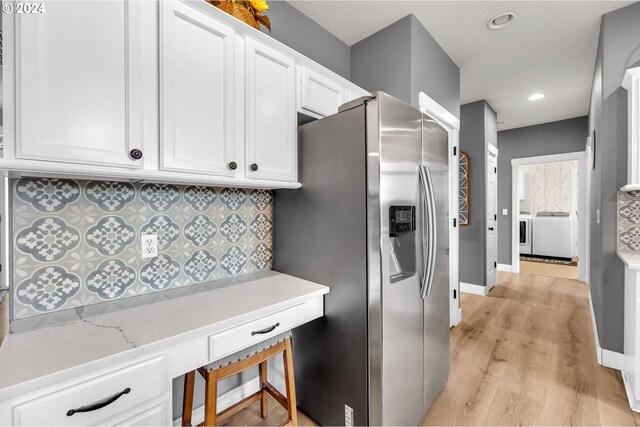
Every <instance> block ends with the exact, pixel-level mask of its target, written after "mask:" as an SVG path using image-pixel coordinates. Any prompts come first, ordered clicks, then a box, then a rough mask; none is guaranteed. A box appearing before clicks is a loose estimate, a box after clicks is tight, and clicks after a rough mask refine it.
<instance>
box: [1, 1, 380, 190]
mask: <svg viewBox="0 0 640 427" xmlns="http://www.w3.org/2000/svg"><path fill="white" fill-rule="evenodd" d="M9 2H10V3H11V0H10V1H9ZM44 7H45V12H44V13H42V14H3V16H2V30H3V42H4V51H3V59H4V65H5V66H4V69H3V72H4V74H3V80H2V85H3V91H4V93H3V94H4V102H5V108H4V117H3V118H4V129H3V130H4V149H3V150H2V151H1V157H0V171H9V172H17V173H18V174H33V173H37V174H48V175H49V176H78V177H92V178H95V179H135V180H147V181H156V182H158V181H159V182H175V183H185V184H202V185H224V186H238V187H251V188H299V187H300V184H299V183H298V182H297V180H298V174H297V130H298V112H300V113H303V114H306V115H307V116H311V117H315V118H321V117H325V116H328V115H330V114H334V113H336V112H337V111H338V107H339V106H340V105H341V104H343V103H345V102H348V101H350V100H352V99H354V98H357V97H359V96H362V95H366V94H367V93H366V91H364V90H362V89H361V88H359V87H358V86H356V85H354V84H352V83H351V82H349V81H347V80H346V79H344V78H342V77H340V76H338V75H337V74H335V73H333V72H331V71H329V70H327V69H326V68H324V67H322V66H321V65H318V64H317V63H315V62H313V61H312V60H310V59H309V58H306V57H304V56H303V55H301V54H300V53H298V52H296V51H294V50H292V49H290V48H288V47H287V46H284V45H283V44H282V43H280V42H278V41H276V40H274V39H273V38H271V37H269V36H268V35H266V34H264V33H261V32H259V31H256V30H255V29H254V28H252V27H249V26H247V25H245V24H244V23H242V22H240V21H238V20H237V19H235V18H233V17H232V16H230V15H228V14H226V13H224V12H222V11H220V10H219V9H217V8H215V7H213V6H211V5H210V4H208V3H206V2H204V1H184V0H162V1H140V0H135V1H134V0H93V1H54V0H51V1H46V0H45V6H44Z"/></svg>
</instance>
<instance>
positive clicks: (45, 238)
mask: <svg viewBox="0 0 640 427" xmlns="http://www.w3.org/2000/svg"><path fill="white" fill-rule="evenodd" d="M79 242H80V232H79V231H78V230H77V229H75V228H74V227H70V226H68V225H67V223H65V222H64V221H63V220H62V219H60V218H56V217H45V218H41V219H38V220H36V221H35V222H34V223H33V224H31V226H30V227H28V228H24V229H22V230H20V231H19V232H18V235H17V236H16V247H17V248H18V249H19V250H20V251H22V252H24V253H26V254H29V255H31V256H32V257H33V258H35V259H36V260H37V261H41V262H51V261H59V260H60V259H62V258H63V257H64V256H65V255H66V253H67V252H68V251H70V250H71V249H73V248H75V247H76V246H78V243H79Z"/></svg>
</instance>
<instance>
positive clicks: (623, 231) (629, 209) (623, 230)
mask: <svg viewBox="0 0 640 427" xmlns="http://www.w3.org/2000/svg"><path fill="white" fill-rule="evenodd" d="M616 237H617V246H618V250H619V251H640V191H631V192H624V191H618V233H617V236H616Z"/></svg>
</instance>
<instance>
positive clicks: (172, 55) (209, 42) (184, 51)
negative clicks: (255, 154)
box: [160, 1, 242, 176]
mask: <svg viewBox="0 0 640 427" xmlns="http://www.w3.org/2000/svg"><path fill="white" fill-rule="evenodd" d="M161 3H162V24H161V42H160V43H161V77H160V79H161V80H160V81H161V83H160V87H161V143H160V158H161V169H164V170H172V171H179V172H192V173H203V174H215V175H226V176H234V175H235V174H236V173H238V172H240V171H241V169H240V168H233V165H232V166H230V165H229V164H230V163H231V162H236V165H237V164H238V163H241V161H242V159H238V158H236V152H235V147H236V145H237V144H236V141H235V132H234V105H235V101H236V99H235V98H236V96H235V94H234V88H235V80H234V31H233V30H232V29H231V28H229V27H227V26H225V25H223V24H221V23H220V22H218V21H216V20H214V19H213V18H212V17H210V16H207V15H205V14H203V13H201V12H199V11H197V10H195V9H193V8H192V7H190V6H188V5H186V4H184V3H181V2H178V1H166V2H161ZM240 166H241V165H240Z"/></svg>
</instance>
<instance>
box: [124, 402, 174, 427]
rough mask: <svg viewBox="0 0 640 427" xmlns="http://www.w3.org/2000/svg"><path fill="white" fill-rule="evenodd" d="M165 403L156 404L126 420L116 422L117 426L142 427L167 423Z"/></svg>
mask: <svg viewBox="0 0 640 427" xmlns="http://www.w3.org/2000/svg"><path fill="white" fill-rule="evenodd" d="M166 412H167V411H166V405H165V404H162V405H157V406H154V407H152V408H151V409H148V410H146V411H142V412H140V413H139V414H138V415H136V416H133V417H131V418H129V419H128V420H126V421H124V422H122V423H117V424H116V425H117V426H130V427H134V426H135V427H142V426H162V425H168V424H167V421H166V420H165V413H166Z"/></svg>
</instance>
